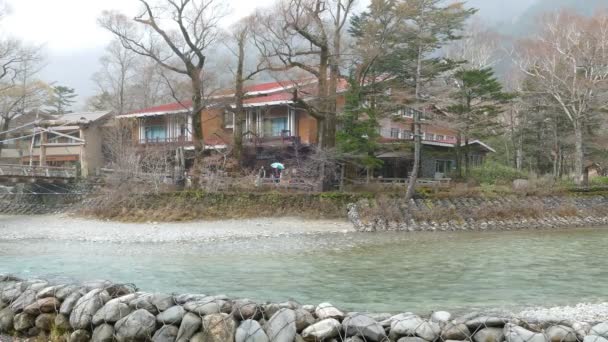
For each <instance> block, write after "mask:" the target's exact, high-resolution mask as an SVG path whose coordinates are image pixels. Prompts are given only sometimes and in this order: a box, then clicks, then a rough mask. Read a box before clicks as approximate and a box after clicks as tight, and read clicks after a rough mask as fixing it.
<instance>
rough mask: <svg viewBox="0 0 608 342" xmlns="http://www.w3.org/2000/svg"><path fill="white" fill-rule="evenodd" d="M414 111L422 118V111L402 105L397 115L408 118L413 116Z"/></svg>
mask: <svg viewBox="0 0 608 342" xmlns="http://www.w3.org/2000/svg"><path fill="white" fill-rule="evenodd" d="M415 113H420V117H421V118H422V113H421V112H420V111H419V110H416V109H414V108H411V107H403V108H402V109H400V110H399V115H401V116H406V117H408V118H412V117H414V114H415Z"/></svg>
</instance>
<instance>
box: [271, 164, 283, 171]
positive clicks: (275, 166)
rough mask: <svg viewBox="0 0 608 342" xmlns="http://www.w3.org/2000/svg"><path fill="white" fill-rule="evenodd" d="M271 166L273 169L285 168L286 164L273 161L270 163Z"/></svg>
mask: <svg viewBox="0 0 608 342" xmlns="http://www.w3.org/2000/svg"><path fill="white" fill-rule="evenodd" d="M270 167H271V168H273V169H279V170H285V165H283V164H281V163H272V164H270Z"/></svg>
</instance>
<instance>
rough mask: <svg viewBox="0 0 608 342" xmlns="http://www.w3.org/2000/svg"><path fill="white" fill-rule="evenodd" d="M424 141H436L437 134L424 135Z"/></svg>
mask: <svg viewBox="0 0 608 342" xmlns="http://www.w3.org/2000/svg"><path fill="white" fill-rule="evenodd" d="M424 140H428V141H433V140H435V134H433V133H424Z"/></svg>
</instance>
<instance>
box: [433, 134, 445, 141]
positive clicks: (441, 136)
mask: <svg viewBox="0 0 608 342" xmlns="http://www.w3.org/2000/svg"><path fill="white" fill-rule="evenodd" d="M435 140H437V141H444V140H445V137H444V136H443V135H436V136H435Z"/></svg>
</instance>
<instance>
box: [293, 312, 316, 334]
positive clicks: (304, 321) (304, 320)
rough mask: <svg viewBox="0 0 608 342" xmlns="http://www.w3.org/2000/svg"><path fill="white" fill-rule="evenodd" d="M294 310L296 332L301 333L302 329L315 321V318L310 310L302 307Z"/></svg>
mask: <svg viewBox="0 0 608 342" xmlns="http://www.w3.org/2000/svg"><path fill="white" fill-rule="evenodd" d="M294 311H295V313H296V331H297V332H298V333H301V332H302V330H304V329H306V328H307V327H308V326H310V325H312V324H314V323H315V318H314V317H313V315H312V314H311V313H310V312H308V311H306V310H304V309H296V310H294Z"/></svg>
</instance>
